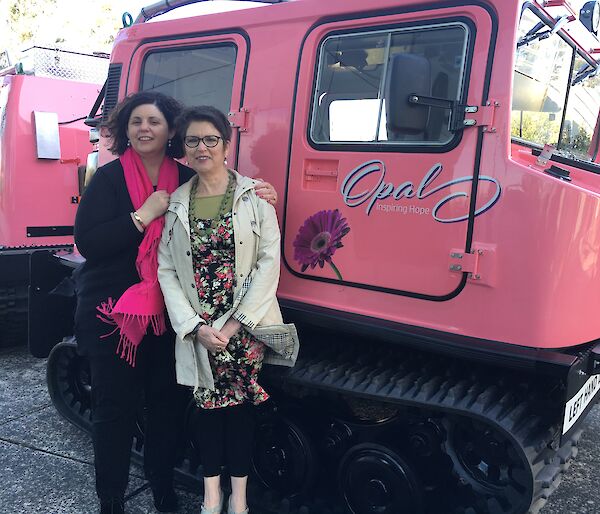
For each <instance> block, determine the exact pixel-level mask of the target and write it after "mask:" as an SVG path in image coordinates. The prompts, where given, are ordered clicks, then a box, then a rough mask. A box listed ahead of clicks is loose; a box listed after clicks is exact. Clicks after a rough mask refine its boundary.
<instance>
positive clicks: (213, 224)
mask: <svg viewBox="0 0 600 514" xmlns="http://www.w3.org/2000/svg"><path fill="white" fill-rule="evenodd" d="M227 174H228V175H229V179H228V181H227V188H226V189H225V193H224V194H223V198H222V199H221V204H220V205H219V210H218V211H217V214H216V216H215V217H213V218H211V220H210V224H209V226H208V227H206V228H205V229H204V231H205V232H207V231H209V230H214V229H216V228H217V225H218V223H219V221H220V220H221V219H222V218H223V217H224V216H225V215H226V214H227V211H228V210H229V209H228V208H227V207H228V205H229V203H230V201H231V199H232V198H233V193H234V192H235V176H234V175H233V173H232V172H231V171H230V170H227ZM197 187H198V180H196V181H195V183H194V186H193V187H192V191H191V194H190V196H191V198H194V197H195V196H196V189H197Z"/></svg>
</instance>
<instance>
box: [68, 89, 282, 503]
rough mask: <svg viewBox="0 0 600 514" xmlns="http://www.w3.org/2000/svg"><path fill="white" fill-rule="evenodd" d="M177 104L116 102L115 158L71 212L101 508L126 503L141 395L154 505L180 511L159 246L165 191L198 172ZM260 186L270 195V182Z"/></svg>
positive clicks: (112, 126)
mask: <svg viewBox="0 0 600 514" xmlns="http://www.w3.org/2000/svg"><path fill="white" fill-rule="evenodd" d="M180 111H181V106H180V104H179V103H178V102H177V101H176V100H174V99H173V98H170V97H168V96H165V95H162V94H160V93H156V92H140V93H136V94H133V95H131V96H129V97H127V98H125V99H124V100H123V101H122V102H121V103H120V104H119V105H118V106H117V107H116V108H115V109H114V111H113V112H112V113H111V116H110V118H109V121H108V124H107V126H108V130H109V131H110V134H111V138H112V146H111V147H110V150H111V151H112V152H113V153H115V154H117V155H118V156H119V157H118V158H117V159H115V160H113V161H112V162H109V163H108V164H106V165H105V166H102V167H100V168H99V169H98V170H97V172H96V173H95V175H94V177H93V178H92V180H91V181H90V184H89V186H88V188H87V189H86V191H85V193H84V195H83V197H82V199H81V204H80V206H79V209H78V211H77V217H76V220H75V242H76V244H77V247H78V249H79V251H80V252H81V254H82V255H83V256H84V257H85V258H86V262H85V263H84V264H83V266H82V267H81V268H80V269H79V270H78V273H77V300H78V301H77V310H76V315H75V333H76V336H77V341H78V348H79V352H80V353H81V354H83V355H85V356H86V357H88V359H89V362H90V370H91V384H92V438H93V444H94V454H95V459H94V463H95V471H96V491H97V493H98V496H99V499H100V505H101V513H111V514H114V513H121V512H124V495H125V489H126V487H127V482H128V476H129V461H130V452H131V445H132V440H133V434H134V430H135V424H136V419H137V418H138V416H137V414H138V413H139V412H140V409H139V407H140V404H141V400H142V398H143V400H144V402H145V413H146V426H145V431H144V467H145V473H146V478H147V479H148V480H149V482H150V485H151V487H152V492H153V495H154V504H155V507H156V508H157V510H159V511H160V512H170V511H174V510H177V497H176V495H175V492H174V490H173V467H174V463H175V452H176V439H177V436H176V433H177V430H178V428H179V425H180V418H179V414H180V411H181V409H178V407H177V406H178V405H181V402H178V401H177V398H178V390H177V385H176V380H175V364H174V362H175V360H174V359H175V357H174V340H175V335H174V333H173V331H172V328H171V327H170V324H169V322H168V320H167V318H166V313H165V305H164V300H163V296H162V293H161V290H160V286H159V284H158V279H157V268H158V261H157V250H158V244H159V242H160V237H161V232H162V229H163V226H164V217H163V215H164V213H165V212H166V210H167V208H168V206H169V199H170V195H171V193H172V192H173V191H174V190H175V189H177V188H178V187H179V186H180V185H182V184H183V183H185V182H186V181H187V180H189V179H190V178H191V177H192V176H194V175H195V173H194V172H193V171H192V170H190V169H189V168H188V167H186V166H183V165H182V164H180V163H178V162H177V161H175V160H174V159H175V158H179V157H182V156H183V144H182V141H181V138H179V137H178V136H177V135H176V133H175V129H174V120H175V118H176V116H177V115H178V114H179V113H180ZM264 186H265V185H264V184H263V187H264ZM264 191H265V193H266V195H267V196H269V197H274V191H273V190H272V188H271V187H270V186H267V187H266V189H265V190H264Z"/></svg>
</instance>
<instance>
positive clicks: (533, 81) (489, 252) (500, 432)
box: [31, 0, 600, 514]
mask: <svg viewBox="0 0 600 514" xmlns="http://www.w3.org/2000/svg"><path fill="white" fill-rule="evenodd" d="M191 3H197V2H190V1H173V0H170V1H169V2H166V1H164V2H158V3H156V4H154V5H152V6H150V7H148V8H146V9H144V10H143V11H142V13H141V14H140V16H139V17H138V19H137V20H136V21H135V23H132V24H130V25H129V26H126V27H125V28H123V30H121V32H120V33H119V35H118V37H117V39H116V41H115V45H114V49H113V52H112V54H111V63H110V68H109V73H108V81H107V87H106V95H105V98H104V108H103V116H106V114H107V113H108V112H110V110H111V108H113V107H114V105H115V104H116V103H117V101H118V100H119V99H121V98H123V97H124V96H125V95H127V94H129V93H132V92H134V91H138V90H148V89H151V90H157V91H161V92H163V93H166V94H169V95H172V96H174V97H176V98H177V99H179V100H180V101H181V102H183V103H184V104H187V105H194V104H211V105H214V106H216V107H218V108H220V109H222V110H224V111H226V112H229V116H230V120H231V123H232V125H233V126H234V127H235V130H234V134H235V135H234V141H233V148H234V149H235V151H234V152H233V156H232V160H233V161H234V162H231V163H230V164H231V165H232V166H235V167H236V168H237V169H238V170H240V172H241V173H243V174H247V175H251V176H261V177H263V178H265V179H266V180H268V181H270V182H271V183H272V184H274V186H275V187H276V188H277V190H278V191H279V193H280V201H279V204H278V206H277V210H278V215H279V220H280V223H281V230H282V278H281V283H280V287H279V298H280V301H281V304H282V306H283V307H284V309H285V312H284V316H285V317H287V319H288V320H289V321H293V322H295V323H296V324H297V325H298V327H299V330H300V335H301V340H302V349H301V354H300V357H299V360H298V363H297V365H296V367H295V368H293V369H291V370H290V371H289V372H285V373H283V374H279V373H277V372H275V371H273V370H265V375H266V376H265V381H268V385H269V387H270V390H271V391H272V393H273V395H272V396H273V399H274V401H273V405H274V407H273V408H272V409H271V410H270V411H268V412H265V413H264V419H263V426H262V430H261V431H260V436H259V440H258V442H257V446H256V448H255V455H254V470H255V473H256V478H255V480H254V484H261V487H263V486H264V489H268V490H269V491H270V493H269V494H268V495H262V496H261V495H260V494H259V492H256V495H255V499H254V500H253V501H254V508H255V510H256V511H257V512H261V513H262V512H294V513H300V512H302V513H307V512H310V513H313V514H314V513H319V514H320V513H334V512H338V513H341V512H352V513H358V514H364V513H367V514H375V513H385V514H398V513H400V512H406V513H411V514H416V513H430V514H440V513H468V514H476V513H477V514H484V513H494V514H498V513H505V514H508V513H525V512H531V513H537V512H539V511H540V509H541V508H542V506H543V505H544V503H545V501H546V499H547V498H548V497H549V495H550V494H551V493H552V492H553V491H554V490H555V488H556V487H557V486H558V484H559V482H560V480H561V477H562V475H563V474H564V473H565V472H566V471H567V469H568V467H569V465H570V462H571V459H572V458H573V457H574V456H575V454H576V452H577V441H578V438H579V435H580V433H581V423H582V421H583V420H584V418H585V417H586V414H587V413H588V411H589V410H590V409H591V408H592V406H593V405H594V404H595V403H596V401H597V399H598V394H599V391H600V376H599V371H600V370H599V367H598V366H599V363H600V342H599V339H600V316H598V314H597V311H598V308H599V307H600V262H599V260H600V155H599V150H600V118H599V112H600V109H599V107H600V78H599V76H598V70H599V60H598V58H599V57H600V41H599V39H598V37H597V33H598V25H599V22H600V12H599V7H600V6H599V4H598V2H596V1H590V2H586V3H584V4H582V5H579V4H577V5H576V4H575V2H569V1H567V0H530V1H524V0H467V1H465V2H462V1H461V2H456V1H453V0H447V1H445V0H440V1H433V0H421V1H418V2H417V1H413V0H371V1H369V2H358V1H348V0H328V1H326V2H324V1H319V0H295V1H293V0H292V1H287V2H275V1H273V2H268V3H269V4H272V5H263V6H260V7H256V8H253V9H243V10H239V11H236V12H229V13H219V14H206V15H193V14H192V13H190V12H188V11H186V13H185V16H183V17H180V18H179V19H176V20H175V19H165V18H168V17H170V16H171V17H173V16H174V14H176V13H177V12H183V11H184V10H185V9H191V8H192V6H189V7H183V5H184V4H191ZM176 7H181V9H176V10H175V8H176ZM170 10H171V11H173V12H171V13H169V14H166V15H165V16H162V17H158V18H157V19H156V20H154V21H153V22H152V23H144V22H145V21H146V20H147V19H150V18H153V17H155V16H156V15H158V14H160V13H163V12H166V11H170ZM109 158H110V156H109V155H108V154H106V152H104V153H102V149H101V155H100V159H101V161H102V162H106V161H107V160H108V159H109ZM73 260H74V259H73V258H72V256H69V255H65V256H62V257H60V258H58V259H57V258H56V257H52V256H49V255H47V254H44V253H41V254H39V255H36V259H35V261H34V264H35V265H36V266H34V268H32V274H35V276H39V277H47V276H48V275H47V273H46V270H49V269H51V270H52V273H54V274H55V278H56V281H59V280H60V278H61V277H63V276H66V275H68V274H69V273H70V269H71V268H72V267H73V264H72V263H73ZM34 269H35V270H37V271H35V272H34ZM32 281H33V278H32ZM56 281H55V282H52V283H51V282H49V281H47V282H44V281H43V280H41V281H40V282H39V284H38V283H37V282H35V281H33V285H34V286H35V287H36V288H37V289H36V288H32V292H33V295H34V301H37V302H39V304H40V305H44V302H46V303H47V300H45V299H47V298H48V294H49V293H50V292H51V290H52V289H53V288H54V287H55V283H56ZM63 286H64V284H63ZM59 289H60V288H59ZM63 289H64V287H63ZM52 298H53V301H55V302H56V303H57V304H58V303H59V298H60V297H59V296H57V295H53V296H52ZM67 304H68V302H65V305H67ZM57 308H58V307H57ZM67 310H68V309H66V308H65V312H66V311H67ZM38 311H40V310H39V309H38ZM38 311H36V313H33V312H32V316H34V314H35V316H36V320H38V322H39V323H40V326H41V325H43V324H44V323H46V324H48V322H47V320H46V319H45V318H44V316H43V312H38ZM67 318H68V315H67V314H65V319H67ZM68 325H69V323H68V322H64V324H63V326H62V328H61V329H60V330H59V329H57V330H56V338H55V340H54V341H48V340H47V339H46V340H43V341H42V340H38V341H33V342H32V345H31V346H32V349H33V351H34V353H36V354H37V355H40V356H45V355H47V354H48V353H49V352H50V350H51V349H52V347H53V346H54V344H55V343H58V342H59V341H60V339H61V338H62V337H67V339H66V340H65V341H63V342H62V343H59V344H57V345H56V346H54V348H53V349H52V353H50V359H49V380H50V382H49V384H50V390H51V394H52V396H53V399H54V401H55V404H56V406H57V408H58V409H59V410H60V412H61V413H62V414H63V415H65V416H66V417H67V418H68V419H70V420H71V421H73V422H74V423H76V424H78V425H79V426H81V427H83V428H85V427H87V426H89V391H88V383H87V382H86V380H87V375H86V366H85V362H83V361H82V360H81V359H80V358H79V357H77V355H76V353H75V345H76V343H75V341H73V339H72V338H71V339H69V338H68V336H69V335H70V334H71V332H70V327H69V326H68ZM195 423H196V420H195V417H194V413H193V409H190V411H189V416H188V418H187V420H186V430H187V432H186V433H188V434H189V441H188V447H189V448H188V450H189V451H188V453H187V455H188V457H187V458H186V460H184V461H183V462H182V465H181V469H180V471H181V473H183V474H184V475H185V476H187V477H188V478H190V477H191V478H194V477H196V476H197V475H196V474H195V473H196V470H197V466H198V464H199V463H200V464H201V456H200V457H199V458H198V456H197V455H196V454H195V451H194V434H195V433H196V431H195V430H194V425H195ZM140 441H141V439H140ZM140 444H141V443H140ZM138 449H139V447H138Z"/></svg>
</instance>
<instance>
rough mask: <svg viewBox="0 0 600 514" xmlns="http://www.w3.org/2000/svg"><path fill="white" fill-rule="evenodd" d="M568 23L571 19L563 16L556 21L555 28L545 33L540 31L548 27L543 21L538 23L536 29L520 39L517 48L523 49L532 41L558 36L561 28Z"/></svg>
mask: <svg viewBox="0 0 600 514" xmlns="http://www.w3.org/2000/svg"><path fill="white" fill-rule="evenodd" d="M568 21H569V17H568V16H563V17H562V18H559V19H558V20H556V23H555V24H554V27H552V28H551V29H548V30H544V31H543V32H540V30H541V29H543V28H544V27H546V26H547V25H546V24H545V23H543V22H541V21H540V22H539V23H536V24H535V25H534V27H533V28H532V29H531V30H530V31H529V32H527V34H525V35H524V36H523V37H522V38H521V39H519V41H517V48H521V47H522V46H523V45H528V44H529V43H531V42H532V41H538V40H539V41H541V40H543V39H548V38H549V37H550V36H552V35H553V34H556V33H557V32H558V31H559V30H560V28H561V27H562V26H563V25H564V24H565V23H567V22H568Z"/></svg>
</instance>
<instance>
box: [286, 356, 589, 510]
mask: <svg viewBox="0 0 600 514" xmlns="http://www.w3.org/2000/svg"><path fill="white" fill-rule="evenodd" d="M392 366H393V367H392ZM435 368H436V367H435V366H434V365H430V364H428V363H427V359H426V358H425V359H424V360H421V359H418V358H417V359H413V360H411V359H410V358H407V359H406V360H404V361H403V362H400V363H399V362H398V361H397V359H394V360H393V361H391V362H390V361H389V360H387V359H377V358H373V357H372V356H371V357H369V358H368V360H367V359H362V358H359V359H356V354H354V355H344V354H343V353H337V354H335V353H329V352H327V355H326V356H325V355H320V356H314V357H312V358H309V359H306V360H299V361H298V362H297V364H296V366H295V367H294V368H292V369H291V370H290V371H289V372H287V373H286V374H285V375H284V376H283V377H280V378H282V379H283V380H284V381H285V382H287V383H288V384H294V385H300V386H303V387H306V388H309V389H322V390H329V391H334V392H337V393H341V394H343V395H346V396H360V397H363V398H367V399H370V400H374V401H378V402H386V403H392V404H400V405H404V406H413V407H417V408H421V409H423V408H425V409H427V410H428V411H433V412H436V411H437V412H442V413H445V414H446V415H454V416H466V417H468V418H472V419H476V420H479V421H481V422H482V423H485V424H486V425H488V426H489V427H491V428H493V429H494V430H497V431H498V432H499V433H501V434H502V435H503V436H504V437H506V438H507V439H508V440H509V441H510V442H511V444H512V448H513V451H514V452H515V454H516V455H518V456H519V458H520V459H521V460H522V463H523V467H524V468H525V470H526V473H528V475H529V476H528V477H526V478H527V481H529V482H530V494H529V496H528V497H525V498H521V501H520V506H519V507H518V508H517V509H516V510H515V509H513V510H512V511H511V514H523V513H525V512H528V513H531V514H537V513H538V512H539V510H540V509H541V507H542V506H543V505H544V503H545V502H546V500H547V499H548V497H549V496H550V494H551V493H552V492H553V491H554V490H555V489H556V487H558V485H559V483H560V480H561V478H562V474H563V473H564V472H565V471H566V470H567V469H568V467H569V465H570V461H571V460H572V459H573V458H574V457H575V455H576V454H577V443H578V440H579V437H580V434H581V431H578V432H577V433H576V434H574V435H573V437H571V439H570V440H569V441H567V442H566V443H564V444H563V446H562V447H561V448H559V449H553V447H552V444H553V441H555V440H557V430H558V427H556V426H544V424H543V421H542V419H541V418H540V417H539V416H537V415H536V414H535V409H534V408H533V403H534V402H533V400H530V401H529V402H526V401H520V400H519V398H524V397H525V396H523V395H522V392H521V391H518V390H517V389H516V388H515V390H513V391H510V384H503V386H502V387H498V385H496V384H494V383H490V379H489V378H486V377H485V376H483V375H481V376H478V375H477V374H475V373H470V374H469V376H464V375H460V374H455V373H449V372H448V371H447V370H446V371H443V370H442V369H441V368H440V369H435ZM507 389H508V390H507ZM320 508H322V507H320ZM314 509H315V506H309V505H304V506H303V507H300V508H299V509H297V510H290V511H289V512H290V513H294V512H298V513H300V512H303V513H306V514H308V513H312V512H315V513H316V512H322V511H321V510H314ZM323 512H325V511H323ZM331 512H334V511H333V510H332V511H331ZM462 512H464V513H472V514H480V513H495V512H498V513H504V512H505V511H504V510H502V507H501V506H500V505H498V502H497V499H496V498H495V497H494V496H493V495H488V497H487V498H485V503H484V505H483V506H482V504H478V505H477V506H464V507H463V510H462Z"/></svg>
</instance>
